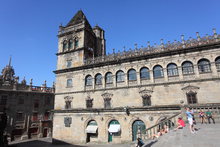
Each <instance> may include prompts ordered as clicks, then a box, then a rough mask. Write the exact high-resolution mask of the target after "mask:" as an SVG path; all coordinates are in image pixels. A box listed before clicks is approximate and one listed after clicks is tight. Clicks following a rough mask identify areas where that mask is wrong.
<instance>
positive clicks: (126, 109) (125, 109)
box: [124, 106, 130, 116]
mask: <svg viewBox="0 0 220 147" xmlns="http://www.w3.org/2000/svg"><path fill="white" fill-rule="evenodd" d="M124 111H125V112H126V114H127V115H128V116H129V115H130V111H129V108H128V106H126V107H124Z"/></svg>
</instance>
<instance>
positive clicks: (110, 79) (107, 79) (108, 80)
mask: <svg viewBox="0 0 220 147" xmlns="http://www.w3.org/2000/svg"><path fill="white" fill-rule="evenodd" d="M105 82H106V84H110V83H113V77H112V73H111V72H108V73H106V75H105Z"/></svg>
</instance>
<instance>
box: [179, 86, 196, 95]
mask: <svg viewBox="0 0 220 147" xmlns="http://www.w3.org/2000/svg"><path fill="white" fill-rule="evenodd" d="M182 90H183V91H184V92H186V93H189V92H196V93H197V91H198V90H199V87H197V86H192V85H188V86H186V87H183V88H182Z"/></svg>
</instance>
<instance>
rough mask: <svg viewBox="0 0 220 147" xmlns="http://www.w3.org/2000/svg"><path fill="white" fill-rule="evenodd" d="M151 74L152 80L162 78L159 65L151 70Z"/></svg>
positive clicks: (161, 70)
mask: <svg viewBox="0 0 220 147" xmlns="http://www.w3.org/2000/svg"><path fill="white" fill-rule="evenodd" d="M153 73H154V78H155V79H156V78H162V77H163V76H164V75H163V68H162V67H161V66H160V65H156V66H155V67H154V68H153Z"/></svg>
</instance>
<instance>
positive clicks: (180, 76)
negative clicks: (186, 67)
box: [177, 66, 183, 81]
mask: <svg viewBox="0 0 220 147" xmlns="http://www.w3.org/2000/svg"><path fill="white" fill-rule="evenodd" d="M177 69H178V73H179V78H180V81H181V80H183V71H182V66H180V67H178V68H177Z"/></svg>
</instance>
